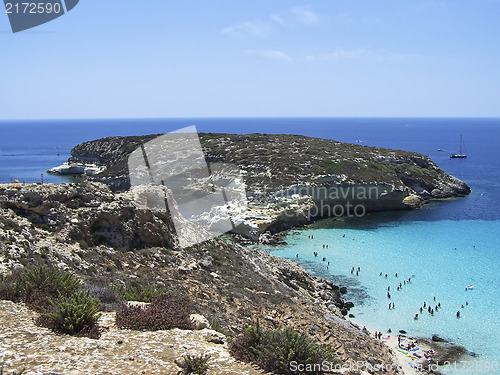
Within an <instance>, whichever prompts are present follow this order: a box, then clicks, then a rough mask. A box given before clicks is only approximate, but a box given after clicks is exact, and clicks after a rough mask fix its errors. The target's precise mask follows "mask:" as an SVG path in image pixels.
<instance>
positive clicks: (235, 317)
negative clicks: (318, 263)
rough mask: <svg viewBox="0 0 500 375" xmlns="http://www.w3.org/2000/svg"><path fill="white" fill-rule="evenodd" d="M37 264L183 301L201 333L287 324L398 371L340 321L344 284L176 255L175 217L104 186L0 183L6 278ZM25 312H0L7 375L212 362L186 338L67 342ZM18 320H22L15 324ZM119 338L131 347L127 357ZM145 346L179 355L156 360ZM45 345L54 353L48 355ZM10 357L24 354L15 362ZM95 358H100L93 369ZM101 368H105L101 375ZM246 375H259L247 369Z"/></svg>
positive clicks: (100, 284) (239, 257)
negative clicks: (186, 358) (194, 357)
mask: <svg viewBox="0 0 500 375" xmlns="http://www.w3.org/2000/svg"><path fill="white" fill-rule="evenodd" d="M35 263H49V264H52V265H55V266H57V267H59V268H62V269H66V270H67V271H69V272H72V273H74V274H75V275H77V276H78V277H79V278H80V279H81V280H82V282H83V283H84V284H85V285H86V287H88V288H89V289H93V288H94V289H95V288H101V289H102V288H107V287H109V286H110V285H114V286H134V287H143V288H145V287H154V288H162V289H165V290H167V291H172V290H173V291H176V292H178V293H183V294H185V295H186V296H188V297H189V298H190V300H191V301H192V304H193V308H194V311H193V312H194V313H195V314H198V316H197V317H196V320H197V321H198V322H199V323H200V325H199V328H201V327H202V326H203V325H206V324H207V322H206V321H205V319H203V318H202V316H203V317H204V318H206V320H207V321H208V323H209V324H210V326H211V327H212V328H216V327H219V329H220V328H222V329H223V330H224V331H225V332H226V333H227V334H237V333H238V332H241V331H242V330H243V329H244V328H245V326H246V325H247V324H252V322H255V321H256V319H259V320H260V322H261V324H262V325H263V326H265V327H268V328H278V327H280V326H289V327H293V328H294V329H296V330H299V331H302V332H307V333H309V334H311V335H313V336H314V337H315V338H316V339H317V340H319V341H320V342H323V343H327V344H330V345H331V346H332V348H333V349H334V350H335V353H336V355H337V356H338V358H339V359H340V360H342V361H343V362H344V363H349V362H352V363H355V362H356V361H365V362H367V363H371V364H372V365H374V364H382V363H384V364H388V363H389V364H391V363H392V364H394V371H393V372H397V370H396V369H397V365H396V364H395V359H394V357H393V355H392V354H391V353H390V352H389V349H388V348H387V347H386V346H384V345H383V344H382V343H380V342H378V341H376V340H375V339H373V338H371V337H369V336H367V335H366V334H365V333H363V332H361V331H360V330H359V329H358V328H357V327H355V326H353V325H352V324H350V323H349V322H347V321H346V320H344V319H343V313H345V311H344V312H343V310H346V309H348V307H349V306H351V304H348V303H346V302H345V301H343V299H342V298H341V296H340V294H341V286H338V285H337V286H336V285H333V284H332V283H331V282H329V281H326V280H323V279H319V278H316V277H312V276H311V275H310V274H309V273H308V272H306V271H305V270H304V269H303V268H302V267H300V266H299V265H297V264H295V263H293V262H290V261H287V260H284V259H281V258H278V257H275V256H273V255H271V254H268V253H264V252H261V251H257V250H255V249H251V248H245V247H241V246H238V245H234V244H231V243H228V242H226V241H223V240H221V239H218V240H212V241H207V242H204V243H201V244H198V245H195V246H193V247H190V248H185V249H183V250H179V249H178V248H177V246H176V238H175V235H174V232H173V231H172V226H171V223H170V220H169V218H168V216H166V215H165V214H164V213H162V212H152V211H149V210H148V209H145V208H141V207H140V206H138V205H137V203H135V200H134V199H133V197H132V195H131V192H124V193H113V192H111V190H110V189H109V188H108V187H107V186H105V185H103V184H100V183H84V184H60V185H53V184H44V185H35V184H33V185H21V184H6V185H0V271H1V272H2V273H8V272H11V271H12V270H14V269H16V268H22V267H26V266H28V265H30V264H35ZM2 303H3V302H2ZM23 309H24V308H21V307H19V306H18V305H12V304H10V303H3V305H2V308H0V321H2V322H3V321H9V325H8V328H6V329H4V330H3V331H0V336H1V337H2V338H3V339H5V340H3V339H2V342H3V343H5V342H8V343H10V344H9V345H7V347H5V346H2V345H0V358H2V360H3V361H4V369H5V370H9V371H10V370H14V369H18V370H19V369H20V368H22V367H25V366H32V367H30V369H29V371H28V372H27V373H37V371H43V372H56V373H60V372H63V373H77V372H78V373H106V371H107V370H106V369H108V368H109V369H112V368H115V366H117V367H116V368H117V369H118V368H121V367H120V366H125V365H126V364H129V362H128V361H131V362H134V364H133V365H131V366H136V367H133V371H135V369H136V368H141V370H144V371H146V373H150V372H151V371H153V370H155V371H156V370H158V369H161V371H167V369H168V371H170V370H169V369H175V368H177V367H176V366H175V363H173V362H172V358H173V357H174V356H177V355H182V353H185V352H189V354H193V353H192V352H191V348H193V351H194V353H195V354H203V353H212V352H211V350H212V349H211V348H212V346H210V345H208V346H207V349H201V348H200V345H199V344H196V342H198V343H199V340H200V338H199V337H198V336H199V335H200V333H197V332H195V333H190V332H188V331H180V332H178V331H172V332H168V333H162V332H158V333H151V334H150V333H139V332H131V331H123V332H122V331H116V330H110V331H109V332H105V333H103V336H102V341H101V339H99V340H97V341H93V340H91V339H87V338H76V337H68V338H65V339H62V338H60V337H59V338H58V337H57V335H54V334H51V333H49V332H48V331H46V330H44V329H38V328H37V329H35V328H34V326H33V325H32V324H29V325H28V324H25V322H26V320H27V319H28V320H29V319H32V318H28V317H30V316H32V315H33V313H27V312H26V311H25V310H23ZM26 314H28V315H26ZM30 314H31V315H30ZM18 318H19V319H21V320H22V319H24V320H22V322H21V323H19V322H17V321H16V319H18ZM193 318H194V317H193ZM23 322H24V323H23ZM2 327H4V325H2ZM16 327H17V328H16ZM30 327H31V328H30ZM14 328H15V329H14ZM30 332H33V333H30ZM199 332H203V331H199ZM210 332H212V331H210ZM44 335H47V336H46V337H44ZM207 335H209V336H210V337H211V338H210V340H212V341H210V342H211V343H212V344H213V345H222V346H224V345H225V344H224V343H222V344H220V343H219V344H217V343H215V342H214V341H213V340H215V341H218V342H221V341H222V342H223V341H224V340H223V339H222V340H221V338H220V336H219V335H218V334H217V333H210V334H207ZM192 339H193V340H195V343H192ZM118 340H119V341H122V342H124V343H125V342H130V343H131V344H130V345H129V346H127V350H123V351H120V349H119V348H118V346H119V345H121V344H117V342H118ZM149 340H152V342H158V345H159V346H160V347H161V348H165V350H167V351H169V350H170V349H172V350H173V354H172V355H171V356H170V354H169V355H167V354H165V356H163V354H161V353H163V352H161V353H160V352H155V349H154V348H153V347H152V346H151V342H150V341H149ZM183 340H187V342H186V344H185V345H183V344H182V342H183ZM197 340H198V341H197ZM49 342H50V343H53V344H54V345H58V346H57V348H58V349H57V350H55V351H54V352H52V351H49V352H48V351H47V350H42V349H44V347H43V346H44V345H47V344H46V343H49ZM132 342H133V344H132ZM44 343H45V344H44ZM171 345H173V346H174V347H175V348H177V349H175V350H174V349H173V348H174V347H171ZM197 346H198V348H197V349H195V347H197ZM14 347H15V348H25V349H26V350H24V351H23V350H21V349H19V351H17V352H14V351H13V349H12V348H14ZM9 348H11V349H9ZM78 348H81V349H78ZM91 348H94V349H93V351H92V350H91ZM169 348H170V349H169ZM45 349H46V348H45ZM15 350H18V349H15ZM96 350H97V351H96ZM162 350H163V349H162ZM214 350H215V349H214ZM224 350H225V349H220V350H217V351H216V355H214V358H213V361H212V362H211V363H218V362H219V361H220V362H221V363H222V364H221V366H222V367H221V368H222V369H227V368H232V367H231V366H233V364H232V362H231V359H230V358H227V357H226V352H225V351H224ZM16 353H17V354H16ZM93 353H98V357H99V358H98V359H96V360H95V361H94V358H91V356H92V355H93ZM75 358H79V359H80V360H79V361H76V360H75ZM129 358H134V359H133V360H129ZM221 358H222V359H221ZM139 361H140V362H139ZM95 364H98V365H99V368H100V369H103V370H98V371H101V372H95V371H96V370H95V367H94V366H95ZM139 364H140V366H139ZM224 366H226V367H224ZM131 368H132V367H131ZM233 368H234V367H233ZM241 368H242V369H244V368H246V367H243V366H242V367H241ZM148 371H149V372H148ZM245 371H247V370H245ZM212 373H227V374H233V373H238V372H231V371H230V370H227V372H212ZM248 373H249V374H250V373H256V372H251V370H250V368H248Z"/></svg>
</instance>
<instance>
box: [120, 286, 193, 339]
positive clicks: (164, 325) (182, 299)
mask: <svg viewBox="0 0 500 375" xmlns="http://www.w3.org/2000/svg"><path fill="white" fill-rule="evenodd" d="M190 314H191V302H190V300H189V299H188V297H186V296H181V295H173V294H170V295H162V296H159V297H154V298H153V299H152V301H151V304H150V305H148V306H146V307H141V306H129V305H126V306H124V307H123V308H122V309H121V310H120V311H118V312H117V313H116V325H117V326H118V327H120V328H127V329H136V330H149V331H158V330H163V329H171V328H181V329H192V328H193V324H192V322H191V320H190V319H189V316H190Z"/></svg>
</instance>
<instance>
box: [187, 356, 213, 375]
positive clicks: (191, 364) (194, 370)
mask: <svg viewBox="0 0 500 375" xmlns="http://www.w3.org/2000/svg"><path fill="white" fill-rule="evenodd" d="M183 358H184V363H183V364H182V367H184V373H186V374H198V375H205V374H206V373H207V371H208V363H207V362H208V360H209V359H210V355H208V354H207V355H199V356H195V355H189V354H188V355H185V356H184V357H183Z"/></svg>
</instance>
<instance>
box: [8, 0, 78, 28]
mask: <svg viewBox="0 0 500 375" xmlns="http://www.w3.org/2000/svg"><path fill="white" fill-rule="evenodd" d="M79 1H80V0H36V1H35V0H4V1H3V2H4V4H5V12H6V13H7V16H8V17H9V22H10V27H11V28H12V32H13V33H17V32H19V31H23V30H27V29H31V28H33V27H36V26H40V25H42V24H44V23H47V22H50V21H52V20H55V19H56V18H58V17H60V16H62V15H63V14H65V13H67V12H69V11H70V10H71V9H73V8H74V7H75V6H76V5H77V4H78V2H79Z"/></svg>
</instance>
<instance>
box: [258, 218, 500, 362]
mask: <svg viewBox="0 0 500 375" xmlns="http://www.w3.org/2000/svg"><path fill="white" fill-rule="evenodd" d="M386 217H387V215H384V214H374V215H369V216H368V217H366V218H365V219H364V220H366V223H367V224H368V225H366V226H365V225H363V220H360V219H357V220H356V222H354V221H353V220H351V221H350V220H340V221H336V222H335V221H333V220H330V221H326V222H322V223H319V224H318V223H317V224H315V225H313V226H312V227H311V228H309V229H306V230H300V231H292V232H291V233H290V234H289V235H288V236H287V237H286V239H285V241H286V242H288V245H285V246H279V247H277V248H273V249H268V250H271V252H272V253H273V254H275V255H277V256H280V257H284V258H288V259H291V260H294V261H297V262H298V263H300V264H302V265H303V266H304V267H306V268H307V269H309V270H310V271H311V272H312V273H313V274H315V275H317V276H321V277H327V278H330V279H332V280H334V282H336V283H338V284H340V285H346V286H348V294H347V295H346V299H347V300H351V301H353V302H354V303H355V307H354V308H353V309H352V310H351V311H350V312H351V313H353V314H354V315H355V316H356V318H355V319H353V320H354V321H355V322H357V323H358V324H359V325H361V326H362V325H366V326H368V327H374V328H375V329H377V330H380V331H384V332H385V331H386V330H387V329H388V328H391V329H392V331H393V332H397V331H399V330H400V329H404V330H406V331H407V332H408V333H409V334H411V335H414V336H420V337H429V336H431V335H432V334H439V335H440V336H442V337H445V338H447V339H449V340H451V341H453V342H456V343H459V344H462V345H464V346H465V347H466V348H467V349H468V350H469V351H472V352H475V353H476V354H477V355H478V356H477V357H476V358H475V359H474V360H481V361H493V360H497V359H498V350H499V349H500V346H499V345H498V343H497V341H496V340H497V335H498V332H500V323H499V319H498V317H499V313H498V311H499V309H500V303H499V299H498V281H497V280H498V274H497V273H498V269H499V268H498V267H499V264H500V259H499V255H498V248H499V247H500V240H499V239H498V238H497V236H496V233H498V232H499V230H500V223H499V222H498V221H479V220H474V221H468V220H464V221H452V220H448V221H425V222H424V221H411V222H402V223H399V222H398V221H394V220H393V219H394V218H390V219H391V220H387V221H385V220H384V219H385V218H386ZM360 221H361V223H360ZM375 223H376V224H377V225H375ZM310 235H312V236H313V237H314V238H313V239H310V238H308V236H310ZM344 235H345V237H343V236H344ZM323 244H328V249H326V248H323ZM474 246H475V247H474ZM315 251H316V252H317V253H318V256H317V257H315V256H314V255H313V253H314V252H315ZM296 254H299V257H298V258H297V257H296ZM323 257H325V258H326V261H325V262H323V261H322V258H323ZM328 261H329V262H330V265H329V266H328V269H327V262H328ZM352 267H354V268H355V270H357V267H360V272H359V275H358V276H356V272H354V273H353V274H351V269H352ZM380 273H382V276H380ZM386 273H387V275H388V277H387V278H385V274H386ZM396 273H397V274H398V276H397V277H396V276H395V274H396ZM410 277H411V282H409V283H408V278H410ZM404 280H406V285H405V282H404ZM399 283H401V284H402V288H401V289H400V290H399V291H398V290H397V286H398V285H399ZM470 284H472V285H474V289H471V290H468V291H465V287H466V286H467V285H470ZM388 287H390V291H389V293H390V296H391V298H390V299H389V298H388V296H387V293H388V290H387V288H388ZM434 297H436V300H435V301H434ZM424 302H426V304H427V305H431V306H432V307H435V306H436V305H437V304H438V303H441V308H439V311H438V312H435V313H434V315H431V314H429V313H428V312H427V309H425V310H424V312H423V313H420V311H419V308H420V307H421V306H423V303H424ZM467 302H468V305H467ZM389 303H394V306H395V308H394V309H390V310H389V308H388V305H389ZM462 304H463V305H464V308H462V307H461V306H462ZM458 310H460V312H461V317H460V319H457V318H456V312H457V311H458ZM416 313H419V319H418V320H414V319H413V318H414V316H415V314H416Z"/></svg>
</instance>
